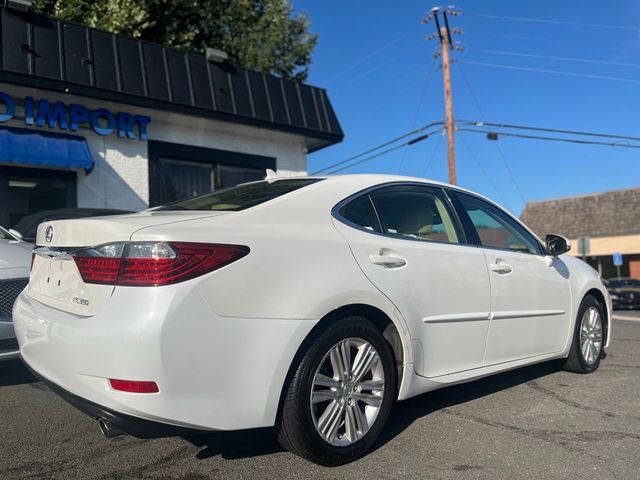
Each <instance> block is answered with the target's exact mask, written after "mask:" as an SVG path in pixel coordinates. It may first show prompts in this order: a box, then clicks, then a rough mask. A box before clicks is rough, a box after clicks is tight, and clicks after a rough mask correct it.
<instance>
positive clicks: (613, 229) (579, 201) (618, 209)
mask: <svg viewBox="0 0 640 480" xmlns="http://www.w3.org/2000/svg"><path fill="white" fill-rule="evenodd" d="M520 218H521V220H522V221H523V222H524V223H525V224H526V225H527V226H528V227H529V228H531V229H532V230H533V231H534V232H536V234H538V235H539V236H540V237H541V238H544V236H545V235H546V234H548V233H557V234H559V235H564V236H565V237H568V238H577V237H580V236H583V235H587V236H590V237H615V236H619V235H637V234H640V188H631V189H627V190H613V191H610V192H602V193H593V194H590V195H580V196H576V197H567V198H559V199H557V200H546V201H542V202H532V203H528V204H527V205H526V206H525V207H524V210H523V211H522V215H520Z"/></svg>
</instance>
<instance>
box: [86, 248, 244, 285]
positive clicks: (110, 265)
mask: <svg viewBox="0 0 640 480" xmlns="http://www.w3.org/2000/svg"><path fill="white" fill-rule="evenodd" d="M248 253H249V247H245V246H242V245H220V244H213V243H189V242H133V243H125V242H117V243H109V244H106V245H100V246H98V247H92V248H86V249H83V250H80V251H76V252H74V253H73V259H74V261H75V263H76V265H77V267H78V270H79V271H80V275H82V279H83V280H84V282H85V283H97V284H103V285H121V286H133V287H151V286H160V285H171V284H174V283H178V282H183V281H185V280H189V279H191V278H195V277H198V276H200V275H203V274H205V273H209V272H212V271H213V270H216V269H218V268H221V267H223V266H225V265H228V264H229V263H231V262H234V261H236V260H239V259H240V258H242V257H244V256H245V255H247V254H248Z"/></svg>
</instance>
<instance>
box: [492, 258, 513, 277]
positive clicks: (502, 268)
mask: <svg viewBox="0 0 640 480" xmlns="http://www.w3.org/2000/svg"><path fill="white" fill-rule="evenodd" d="M489 269H490V270H491V271H492V272H496V273H500V274H507V273H511V272H512V271H513V268H512V267H511V265H508V264H506V263H504V262H503V261H502V260H500V259H498V260H496V263H490V264H489Z"/></svg>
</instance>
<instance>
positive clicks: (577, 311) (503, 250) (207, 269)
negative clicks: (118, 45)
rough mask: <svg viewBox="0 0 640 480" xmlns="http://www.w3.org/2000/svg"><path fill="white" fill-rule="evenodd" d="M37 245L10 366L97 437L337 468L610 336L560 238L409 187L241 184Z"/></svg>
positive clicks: (45, 228) (597, 298)
mask: <svg viewBox="0 0 640 480" xmlns="http://www.w3.org/2000/svg"><path fill="white" fill-rule="evenodd" d="M37 245H38V248H37V250H36V252H37V255H36V256H35V261H34V263H33V267H32V271H31V277H30V282H29V286H28V288H27V289H26V290H25V291H24V292H23V293H22V294H21V295H20V296H19V298H18V300H17V302H16V304H15V307H14V310H13V316H14V323H15V329H16V334H17V337H18V342H19V344H20V353H21V355H22V358H23V360H24V361H25V362H26V364H27V365H28V366H29V367H30V368H31V369H32V370H33V371H34V372H35V374H36V375H37V376H39V377H40V378H41V379H42V380H43V381H44V382H45V383H47V384H48V385H50V386H51V388H52V389H53V390H54V391H56V392H57V393H58V394H60V395H61V396H62V397H64V398H66V399H67V400H68V401H70V402H71V403H73V404H74V405H76V406H77V407H79V408H80V409H82V410H83V411H85V412H86V413H89V414H90V415H91V416H93V417H94V418H96V419H98V420H99V423H100V427H101V429H102V431H103V433H105V435H107V436H109V437H111V436H114V435H117V434H120V433H122V432H128V433H130V434H133V435H135V436H138V437H143V438H149V437H154V436H162V435H179V434H183V433H186V432H193V431H200V432H202V431H211V430H238V429H248V428H253V427H266V426H275V427H276V430H277V432H278V438H279V440H280V441H281V443H282V444H283V445H284V446H285V447H286V448H288V449H289V450H291V451H292V452H294V453H296V454H298V455H300V456H302V457H304V458H306V459H309V460H311V461H313V462H316V463H319V464H323V465H339V464H343V463H346V462H349V461H352V460H355V459H357V458H358V457H360V456H362V455H363V454H364V453H365V452H366V451H367V450H368V449H369V448H370V447H371V446H372V444H373V443H374V442H375V440H376V438H377V437H378V435H379V434H380V432H381V430H382V429H383V427H384V424H385V422H386V420H387V417H388V415H389V411H390V409H391V407H392V404H393V403H394V402H395V401H396V400H404V399H406V398H409V397H412V396H415V395H418V394H421V393H424V392H428V391H430V390H435V389H437V388H441V387H445V386H448V385H452V384H456V383H460V382H465V381H468V380H472V379H476V378H479V377H483V376H487V375H490V374H492V373H496V372H502V371H505V370H509V369H513V368H516V367H520V366H523V365H529V364H533V363H536V362H542V361H545V360H551V359H566V362H565V368H566V369H568V370H571V371H574V372H579V373H589V372H593V371H594V370H596V369H597V368H598V365H599V362H600V360H601V359H602V358H603V357H604V355H605V351H604V349H605V347H607V345H608V342H609V339H610V336H611V335H610V332H611V321H610V319H611V300H610V298H609V295H608V294H607V291H606V289H605V288H604V286H603V285H602V283H601V282H600V280H599V278H598V274H597V273H596V272H595V271H594V270H593V269H591V267H589V266H588V265H587V264H586V263H584V262H582V261H581V260H579V259H576V258H573V257H571V256H567V255H563V254H564V253H565V252H566V251H567V250H568V249H569V245H568V241H567V240H566V239H564V238H562V237H560V236H556V235H549V236H548V237H547V239H546V242H542V241H540V240H539V239H538V238H537V237H536V236H535V235H534V234H533V233H532V232H531V231H530V230H528V229H527V227H525V226H524V225H522V224H521V223H520V222H519V221H518V219H517V218H515V217H513V216H512V215H510V214H509V213H507V212H506V211H504V210H503V209H502V208H500V207H499V206H497V205H496V204H495V203H493V202H491V201H490V200H487V199H486V198H483V197H481V196H479V195H476V194H474V193H471V192H469V191H466V190H463V189H460V188H457V187H452V186H449V185H445V184H440V183H437V182H432V181H425V180H423V179H418V178H407V177H394V176H382V175H351V176H349V175H345V176H334V177H329V178H309V177H299V178H289V179H275V180H273V179H272V180H265V181H260V182H253V183H247V184H243V185H239V186H237V187H234V188H230V189H226V190H221V191H217V192H213V193H211V194H207V195H203V196H199V197H194V198H190V199H187V200H183V201H178V202H176V203H173V204H169V205H166V206H163V207H159V208H156V209H152V210H149V211H145V212H141V213H138V214H131V215H122V216H115V217H109V218H97V219H81V220H63V221H53V222H46V223H43V224H42V225H41V226H40V227H39V229H38V235H37ZM425 401H428V400H427V399H425Z"/></svg>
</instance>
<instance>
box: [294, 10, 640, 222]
mask: <svg viewBox="0 0 640 480" xmlns="http://www.w3.org/2000/svg"><path fill="white" fill-rule="evenodd" d="M294 5H295V7H296V10H297V11H304V12H306V13H307V15H308V16H309V17H310V19H311V22H312V31H313V32H316V33H318V34H319V35H320V38H319V42H318V46H317V48H316V50H315V53H314V55H313V64H312V65H311V69H310V77H309V82H310V83H312V84H315V85H318V86H321V87H324V88H326V89H327V91H328V94H329V97H330V99H331V101H332V102H333V105H334V108H335V109H336V112H337V114H338V118H339V119H340V122H341V124H342V128H343V129H344V132H345V139H344V142H343V143H342V144H339V145H335V146H333V147H329V148H326V149H324V150H321V151H319V152H316V153H313V154H312V155H310V156H309V171H310V172H314V171H315V170H318V169H320V168H322V167H324V166H326V165H329V164H331V163H334V162H337V161H339V160H342V159H345V158H347V157H349V156H351V155H355V154H358V153H360V152H362V151H364V150H367V149H368V148H370V147H373V146H376V145H378V144H380V143H382V142H384V141H385V140H388V139H391V138H394V137H396V136H398V135H400V134H403V133H405V132H407V131H409V130H411V129H412V127H414V125H415V126H416V127H418V126H422V125H424V124H428V123H430V122H432V121H438V120H441V119H442V117H443V99H442V73H441V70H440V69H439V68H437V67H438V66H439V62H438V64H437V65H436V68H435V69H434V70H433V71H432V73H431V75H430V76H428V72H429V69H430V67H431V65H432V62H433V57H432V53H433V51H434V50H435V48H436V43H437V40H432V41H430V42H429V41H427V40H425V37H426V36H427V35H428V34H430V33H431V32H433V31H434V26H433V23H430V24H428V25H421V24H420V19H421V18H422V17H423V16H424V15H425V14H426V13H427V12H428V10H430V8H431V7H432V6H434V5H438V4H437V3H431V2H428V1H424V0H403V1H382V0H370V1H355V0H354V1H338V0H324V1H317V0H294ZM454 5H455V6H457V7H459V8H460V10H461V11H462V12H463V15H461V16H458V17H454V18H452V23H451V27H452V28H453V27H460V28H462V29H464V31H465V33H464V34H463V35H460V36H458V37H457V40H459V41H460V42H461V44H463V45H464V46H466V48H467V50H466V51H464V52H462V53H456V54H455V58H456V59H457V60H459V62H460V63H459V64H458V65H453V69H452V76H453V93H454V112H455V117H456V119H473V120H476V119H477V120H481V119H482V115H481V114H480V112H479V111H478V107H477V106H476V103H475V102H474V100H473V96H472V94H471V93H470V91H469V89H468V88H467V86H466V84H465V82H464V80H463V78H462V76H461V70H462V71H463V72H464V74H465V75H466V77H467V79H468V81H469V83H470V84H471V89H472V90H473V92H474V94H475V96H476V98H477V101H478V103H479V105H480V108H481V109H482V111H483V113H484V116H485V118H486V120H487V121H493V122H498V123H500V122H503V123H516V124H527V125H536V126H544V127H552V128H562V129H573V130H590V131H597V132H604V133H616V134H623V135H634V136H640V2H637V1H634V0H623V1H616V2H606V1H595V0H591V1H577V0H573V1H557V0H555V1H551V0H536V1H535V2H534V1H529V2H514V1H506V0H503V1H497V0H486V1H460V2H457V3H455V4H454ZM493 16H500V17H518V18H522V17H524V18H528V19H543V20H549V21H550V22H535V21H523V20H516V19H513V18H512V19H506V18H493ZM579 24H590V25H579ZM606 26H609V27H606ZM454 40H455V39H454ZM497 52H501V53H497ZM508 53H509V55H508ZM510 54H517V55H510ZM549 57H556V58H549ZM557 57H563V58H557ZM568 59H573V60H568ZM578 60H580V61H578ZM472 62H473V63H472ZM478 63H482V64H493V65H502V66H505V67H517V68H519V69H520V68H525V69H536V70H550V71H556V72H567V73H570V74H579V75H586V76H574V75H563V74H559V73H542V72H533V71H529V70H519V69H513V68H505V67H496V66H487V65H478ZM595 77H610V78H595ZM614 78H615V79H614ZM423 91H424V95H422V92H423ZM421 97H422V102H420V99H421ZM414 119H415V123H414ZM523 133H526V132H523ZM465 143H466V144H465ZM496 143H498V144H499V147H500V149H501V150H502V152H503V153H504V157H505V158H506V161H507V162H508V165H509V167H510V169H511V170H512V172H513V176H514V177H515V182H514V181H513V180H512V178H511V175H510V174H509V172H508V170H507V168H506V167H505V165H504V162H503V160H502V159H501V157H500V153H499V149H498V147H497V145H496ZM467 145H468V147H469V148H468V147H467ZM456 150H457V163H458V170H457V172H458V184H459V185H461V186H464V187H466V188H469V189H472V190H475V191H477V192H479V193H482V194H484V195H487V196H489V197H490V198H493V199H494V200H496V201H498V202H499V203H501V204H502V205H504V206H506V207H507V208H509V209H510V210H511V211H513V212H515V213H517V214H519V213H520V212H521V210H522V208H523V207H524V202H523V197H524V200H525V201H533V200H540V199H547V198H555V197H562V196H568V195H575V194H583V193H590V192H598V191H604V190H612V189H619V188H628V187H638V186H640V150H639V149H631V148H622V147H604V146H583V145H574V144H563V143H556V142H543V141H533V140H524V139H515V138H504V137H503V138H501V139H500V140H499V141H498V142H492V141H488V140H487V139H486V138H485V137H484V136H483V135H479V134H474V133H462V134H459V135H458V136H457V140H456ZM471 152H473V154H472V153H471ZM403 156H404V161H403ZM474 156H475V158H474ZM430 158H431V159H432V161H431V163H430V164H429V165H428V162H429V159H430ZM401 162H402V173H403V174H407V175H416V176H426V177H428V178H433V179H437V180H443V181H446V180H447V170H446V163H447V161H446V139H445V138H443V139H442V140H439V137H438V135H436V136H433V137H431V138H429V139H427V140H425V141H423V142H421V143H419V144H416V145H414V146H411V147H409V148H407V149H406V152H405V151H404V150H403V149H400V150H397V151H395V152H392V153H390V154H388V155H385V156H382V157H380V158H377V159H375V160H372V161H370V162H366V163H364V164H362V165H359V166H356V167H354V168H352V169H349V170H346V171H345V172H343V173H358V172H377V173H398V172H399V170H400V164H401ZM427 165H428V168H426V167H427ZM425 169H426V171H425ZM485 172H486V173H485ZM516 184H517V185H516ZM519 189H520V191H521V192H522V195H521V194H520V193H519Z"/></svg>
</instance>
